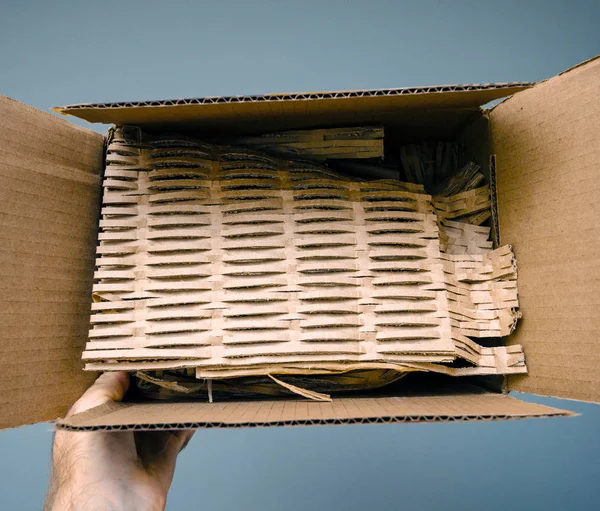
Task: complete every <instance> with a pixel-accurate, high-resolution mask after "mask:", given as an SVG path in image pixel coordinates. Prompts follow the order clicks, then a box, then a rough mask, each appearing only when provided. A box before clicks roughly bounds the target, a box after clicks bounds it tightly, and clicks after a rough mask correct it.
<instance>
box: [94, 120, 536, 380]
mask: <svg viewBox="0 0 600 511" xmlns="http://www.w3.org/2000/svg"><path fill="white" fill-rule="evenodd" d="M489 205H490V204H489V199H488V190H487V187H483V188H477V189H473V190H469V191H466V192H461V193H459V194H457V195H454V196H449V197H440V199H439V200H436V199H434V200H433V201H432V199H431V197H430V196H429V195H427V194H425V193H424V191H423V188H422V186H421V185H415V184H408V183H402V182H399V181H395V180H377V181H354V180H350V179H348V178H347V177H344V176H342V175H338V174H335V173H334V172H332V171H331V170H329V169H328V168H327V167H324V166H321V165H319V164H315V163H313V162H307V161H297V160H281V159H277V158H274V157H271V156H266V155H264V154H262V153H256V152H254V151H251V150H249V149H240V148H232V147H218V146H214V145H211V144H206V143H204V142H201V141H199V140H197V139H193V138H190V137H182V136H175V135H162V136H159V137H156V136H148V135H147V134H144V133H143V132H141V131H140V130H139V128H133V127H124V128H122V129H118V130H116V131H115V133H114V138H113V139H112V140H111V142H110V144H109V145H108V154H107V168H106V173H105V180H104V196H103V208H102V220H101V221H100V228H101V232H100V234H99V240H100V243H99V246H98V250H97V253H98V258H97V261H96V263H97V266H98V270H97V272H96V273H95V277H96V279H97V282H96V284H95V285H94V297H95V299H96V301H97V303H95V304H94V305H93V311H94V314H93V315H92V329H91V331H90V342H88V344H87V345H86V350H85V352H84V354H83V358H84V360H85V361H86V362H87V364H86V367H87V368H88V369H104V370H107V369H108V370H114V369H127V370H138V369H168V368H181V367H197V368H198V373H197V376H198V377H199V378H205V377H209V376H210V377H215V376H216V375H217V374H218V373H219V372H221V373H222V376H221V377H226V376H227V377H229V376H231V373H232V372H233V373H235V374H236V375H240V374H244V371H246V374H255V373H256V372H257V371H260V370H262V371H263V374H265V375H266V374H280V373H279V372H278V371H280V370H281V369H286V370H289V369H291V368H296V369H299V370H300V369H302V370H305V369H307V366H310V368H311V369H312V370H313V371H314V370H317V369H322V370H328V368H329V366H331V365H332V364H336V365H338V366H339V365H340V364H344V363H345V364H348V365H347V368H346V370H348V368H352V367H353V364H357V363H362V364H363V365H364V364H366V363H369V362H370V363H382V362H387V363H390V364H391V363H396V364H398V365H397V368H398V370H403V369H407V370H408V369H409V368H408V366H406V365H403V363H405V362H418V363H422V362H425V363H442V362H452V361H453V360H454V359H455V358H456V357H457V356H460V357H462V358H465V359H466V360H468V361H469V362H472V363H474V364H475V365H476V366H478V369H479V371H480V372H481V371H483V372H485V371H488V372H490V373H492V374H497V373H498V372H500V371H501V370H504V371H506V372H524V371H525V370H526V369H525V365H524V362H523V355H522V352H514V353H511V354H508V353H505V352H503V351H502V350H499V349H495V350H489V349H485V348H482V347H481V346H479V345H477V343H475V342H473V341H471V340H469V339H468V338H467V337H466V336H471V337H475V338H479V337H501V336H505V335H508V334H509V333H510V332H511V331H512V329H513V327H514V323H515V321H516V320H517V319H518V314H516V313H515V312H514V310H513V309H516V308H517V307H518V301H517V297H516V268H515V265H514V258H513V255H512V252H511V250H510V247H503V248H501V249H498V250H496V251H490V249H491V247H490V249H488V251H487V253H481V254H477V255H464V254H462V255H460V254H459V255H453V254H443V253H441V252H440V246H439V245H440V242H439V233H438V225H437V221H438V219H439V218H442V219H443V218H446V217H455V216H460V215H464V214H469V213H473V212H478V211H480V210H481V209H482V208H486V207H487V208H489ZM434 212H435V213H437V215H436V214H434ZM451 223H452V222H451ZM466 227H468V229H467V230H468V231H469V232H470V231H475V232H477V233H484V232H487V233H488V234H489V229H487V231H486V228H484V227H477V226H471V225H467V226H466ZM450 239H451V236H448V240H450ZM468 243H470V241H469V242H467V245H468ZM482 252H483V251H482ZM419 367H420V369H421V370H427V368H429V369H436V370H445V371H450V369H449V368H446V369H443V368H442V367H439V368H438V367H434V366H424V365H422V366H419ZM463 372H465V373H468V370H467V369H465V370H464V371H463Z"/></svg>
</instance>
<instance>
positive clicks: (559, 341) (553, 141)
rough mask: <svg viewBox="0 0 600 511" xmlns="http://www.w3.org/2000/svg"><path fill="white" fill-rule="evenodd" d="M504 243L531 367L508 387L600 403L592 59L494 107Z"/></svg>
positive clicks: (598, 158)
mask: <svg viewBox="0 0 600 511" xmlns="http://www.w3.org/2000/svg"><path fill="white" fill-rule="evenodd" d="M490 120H491V142H492V147H493V152H494V153H495V154H496V172H497V192H498V208H499V222H500V238H501V243H502V244H511V245H513V248H514V251H515V254H516V258H517V261H518V271H519V276H518V279H519V299H520V302H521V308H522V310H523V313H524V315H523V319H522V321H521V322H520V326H519V327H518V328H517V331H516V333H515V334H514V335H513V336H511V337H510V341H511V342H513V343H515V344H522V345H523V347H524V350H525V354H526V357H527V366H528V368H529V375H528V376H524V377H511V378H510V380H509V388H511V389H514V390H519V391H523V392H532V393H535V394H542V395H551V396H556V397H565V398H572V399H579V400H585V401H594V402H600V371H598V367H600V338H599V332H600V221H599V218H600V201H598V197H599V194H600V179H598V177H599V169H600V58H595V59H592V60H590V61H588V62H586V63H584V64H581V65H579V66H576V67H574V68H572V69H571V70H569V71H567V72H565V73H563V74H561V75H559V76H556V77H554V78H551V79H549V80H547V81H545V82H542V83H540V84H538V85H536V86H535V87H534V88H532V89H530V90H527V91H523V92H520V93H519V94H516V95H515V96H514V97H512V98H510V99H508V100H507V101H505V102H503V103H501V104H500V105H498V106H497V107H496V108H495V109H494V110H492V112H491V115H490Z"/></svg>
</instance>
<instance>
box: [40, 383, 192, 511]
mask: <svg viewBox="0 0 600 511" xmlns="http://www.w3.org/2000/svg"><path fill="white" fill-rule="evenodd" d="M128 387H129V375H128V374H127V373H124V372H114V373H105V374H103V375H101V376H100V377H99V378H98V379H97V380H96V382H95V383H94V384H93V385H92V386H91V387H90V388H89V389H88V390H87V391H86V392H85V393H84V394H83V396H81V398H80V399H79V400H78V401H77V402H76V403H75V404H74V405H73V407H72V408H71V409H70V410H69V413H68V415H73V414H76V413H80V412H83V411H85V410H89V409H90V408H94V407H96V406H99V405H101V404H103V403H106V402H108V401H110V400H113V401H121V399H123V396H124V395H125V392H126V391H127V388H128ZM192 435H193V431H136V432H133V431H113V432H106V431H93V432H67V431H58V432H57V433H56V435H55V437H54V446H53V449H52V476H51V479H50V486H49V489H48V496H47V499H46V504H45V506H44V511H79V510H86V511H106V510H110V511H125V510H127V511H158V510H163V509H164V507H165V503H166V501H167V492H168V491H169V487H170V486H171V481H172V480H173V473H174V472H175V462H176V460H177V456H178V454H179V452H180V451H181V450H182V449H183V448H184V447H185V446H186V445H187V443H188V442H189V440H190V439H191V437H192Z"/></svg>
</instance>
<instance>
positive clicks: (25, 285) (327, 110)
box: [0, 59, 600, 430]
mask: <svg viewBox="0 0 600 511" xmlns="http://www.w3.org/2000/svg"><path fill="white" fill-rule="evenodd" d="M599 81H600V60H599V59H593V60H591V61H589V62H586V63H584V64H581V65H579V66H576V67H575V68H573V69H571V70H570V71H568V72H565V73H563V74H561V75H558V76H556V77H554V78H552V79H550V80H547V81H545V82H542V83H539V84H529V83H520V84H495V85H472V86H447V87H428V88H411V89H397V90H380V91H351V92H336V93H318V94H284V95H271V96H249V97H234V98H204V99H191V100H174V101H158V102H139V103H114V104H94V105H74V106H71V107H65V108H62V109H60V110H61V111H62V112H63V113H66V114H71V115H77V116H79V117H82V118H84V119H87V120H89V121H92V122H105V123H115V124H118V125H137V126H139V127H141V128H142V129H144V130H146V131H149V132H151V133H158V132H165V131H167V130H170V131H178V132H183V133H185V132H187V133H190V134H194V135H195V136H200V137H201V136H202V135H203V134H206V133H211V134H215V135H220V136H249V135H259V134H261V133H268V132H275V131H285V130H299V129H305V128H323V129H325V128H330V127H339V126H357V125H361V126H366V125H378V126H384V128H385V129H386V133H392V136H395V137H397V140H398V141H399V144H403V143H404V144H406V143H414V142H419V141H421V140H423V139H456V140H458V141H460V142H461V143H462V144H463V145H464V147H465V150H466V152H467V153H468V154H467V157H468V159H470V160H474V161H476V162H477V163H478V164H479V165H480V166H481V167H482V173H483V174H484V175H485V176H486V179H487V182H488V183H489V184H490V186H491V187H492V191H493V192H494V193H495V194H496V195H497V204H495V205H494V208H493V210H492V216H493V218H492V220H493V222H492V227H493V233H492V234H493V236H492V238H493V240H494V241H495V246H500V243H499V241H501V242H502V243H503V244H506V245H511V246H512V247H513V248H514V251H515V253H516V256H517V259H518V261H519V299H520V308H521V310H522V311H523V314H524V318H523V320H522V324H521V325H520V326H519V328H517V330H516V331H515V332H514V333H513V334H511V335H510V336H509V337H508V343H509V345H512V344H520V345H522V346H523V347H524V349H525V353H526V355H527V364H528V368H529V374H528V375H522V376H515V377H512V376H511V377H509V378H508V379H507V381H506V388H507V389H508V390H520V391H527V392H534V393H539V394H546V395H553V396H557V397H567V398H572V399H582V400H588V401H595V402H598V401H600V386H599V378H600V377H599V373H598V371H597V367H598V362H599V358H600V353H599V349H598V342H597V331H598V325H599V317H598V303H597V302H598V296H599V295H600V293H598V291H599V289H598V287H599V286H598V279H597V278H595V275H597V274H598V271H597V270H598V261H599V259H600V236H599V234H600V232H599V230H600V229H599V224H598V221H597V218H598V213H599V212H598V206H597V201H596V200H595V198H596V197H595V196H596V195H597V180H596V179H595V173H596V172H597V166H598V164H599V163H600V133H599V131H598V129H597V128H598V120H599V115H600V101H599V99H600V97H599V91H600V88H599V87H598V82H599ZM510 94H514V96H513V97H512V98H510V99H508V100H507V101H505V102H503V103H501V104H500V105H498V106H496V107H495V108H494V109H492V110H491V111H484V112H482V111H481V110H480V108H479V107H480V105H482V104H485V103H487V102H489V101H491V100H493V99H497V98H500V97H504V96H506V95H510ZM0 114H1V115H0V181H1V183H0V193H1V194H2V201H1V202H0V208H1V209H0V213H1V214H0V226H1V227H0V240H1V242H0V251H1V254H2V265H1V266H0V272H1V275H2V276H1V278H0V288H1V289H2V312H1V313H0V314H1V315H2V316H1V317H2V320H1V323H0V325H1V326H2V334H1V336H0V339H1V345H0V346H1V349H2V352H3V354H2V359H1V363H2V367H1V373H0V379H1V380H0V383H1V384H2V388H3V389H4V392H3V396H2V400H3V402H2V422H1V426H2V427H11V426H17V425H20V424H27V423H32V422H36V421H42V420H53V419H55V418H56V417H57V416H60V415H62V414H64V412H65V411H66V409H67V408H68V406H70V404H71V403H72V402H73V401H74V400H75V399H76V398H77V397H78V396H79V395H80V394H81V392H82V391H83V390H84V389H85V388H86V387H87V386H88V385H89V384H90V382H91V381H92V380H93V379H94V377H95V374H94V373H90V372H85V371H82V370H81V364H80V357H81V353H82V351H83V349H84V346H85V342H86V339H87V330H88V320H89V295H90V293H91V289H92V282H93V274H94V266H95V262H94V249H95V242H96V235H97V222H98V216H99V205H100V194H101V178H100V176H101V172H102V169H103V162H102V159H103V155H104V142H105V141H104V138H103V137H102V136H100V135H98V134H96V133H94V132H91V131H89V130H85V129H82V128H78V127H75V126H73V125H71V124H69V123H68V122H65V121H62V120H60V119H57V118H55V117H52V116H49V115H47V114H44V113H42V112H39V111H37V110H35V109H33V108H30V107H28V106H26V105H22V104H20V103H18V102H15V101H13V100H10V99H7V98H2V99H0ZM490 156H492V158H491V159H490ZM490 161H491V164H488V162H490ZM475 200H477V199H475ZM445 222H447V223H448V225H449V226H450V227H452V225H451V224H450V223H451V222H452V219H451V218H449V219H448V220H445ZM472 227H473V228H475V229H477V228H479V227H478V226H477V225H473V226H472ZM457 230H458V229H457ZM473 233H477V231H476V230H474V231H473V232H472V233H471V234H473ZM447 235H448V236H450V235H452V236H455V237H457V238H461V236H462V238H461V239H464V240H465V241H464V242H465V244H468V243H475V244H477V243H478V242H477V241H473V236H472V235H466V234H465V233H462V234H461V233H460V232H459V233H457V232H454V231H452V230H451V229H447ZM476 238H477V236H476V235H475V239H476ZM426 376H429V375H426ZM410 378H411V377H407V378H403V379H402V380H400V382H399V383H398V385H399V386H398V387H394V388H392V389H391V390H390V391H389V392H392V394H390V393H386V392H383V393H381V394H380V395H369V396H361V397H348V398H341V399H335V400H334V401H333V402H331V403H328V402H307V401H302V400H295V399H293V400H292V399H285V400H279V399H277V400H268V399H267V400H261V401H252V402H247V401H233V402H227V403H225V402H223V403H221V402H217V403H205V402H185V403H165V402H146V403H143V402H142V403H136V402H127V403H111V404H109V405H105V406H102V407H99V408H97V409H94V410H90V411H89V412H86V413H85V414H80V415H78V416H74V417H71V418H69V419H65V420H62V421H61V422H59V427H62V428H66V429H75V430H88V429H156V428H167V427H214V426H223V427H239V426H257V425H265V426H269V425H296V424H344V423H370V422H400V421H424V420H481V419H487V420H490V419H508V418H522V417H536V416H538V417H539V416H556V415H567V414H568V413H569V412H565V411H561V410H556V409H553V408H549V407H545V406H541V405H535V404H531V403H524V402H522V401H519V400H518V399H515V398H513V397H509V396H507V395H505V394H502V393H498V392H497V391H498V390H499V389H498V387H497V386H496V387H495V388H494V389H490V387H493V386H494V384H495V383H496V384H497V381H494V380H489V379H488V380H479V379H476V380H473V379H468V380H467V379H464V378H446V379H443V380H441V381H440V380H439V378H443V376H436V378H431V379H427V380H426V381H423V382H421V381H419V384H418V385H417V384H416V382H415V383H414V384H411V385H408V383H405V382H409V381H410ZM394 385H395V384H394ZM402 385H404V387H403V386H402ZM394 389H395V390H394Z"/></svg>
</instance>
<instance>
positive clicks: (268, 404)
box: [57, 392, 574, 431]
mask: <svg viewBox="0 0 600 511" xmlns="http://www.w3.org/2000/svg"><path fill="white" fill-rule="evenodd" d="M570 415H574V414H573V413H572V412H568V411H565V410H558V409H556V408H550V407H548V406H543V405H538V404H535V403H526V402H524V401H520V400H519V399H515V398H513V397H510V396H507V395H504V394H492V393H487V392H485V393H475V394H442V395H409V396H403V397H402V396H395V397H390V396H388V397H356V398H337V399H334V400H333V401H332V402H314V401H306V400H279V401H243V402H223V403H206V402H185V403H166V402H152V403H114V402H111V403H108V404H105V405H102V406H99V407H97V408H94V409H92V410H89V411H87V412H84V413H81V414H78V415H74V416H71V417H68V418H66V419H62V420H60V421H59V422H58V424H57V427H58V428H59V429H67V430H74V431H89V430H99V429H100V430H114V429H119V430H127V429H136V430H138V429H148V430H151V429H189V428H210V427H221V428H236V427H252V426H259V427H260V426H263V427H266V426H306V425H327V424H330V425H331V424H381V423H396V422H451V421H476V420H507V419H524V418H530V417H559V416H570Z"/></svg>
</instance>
